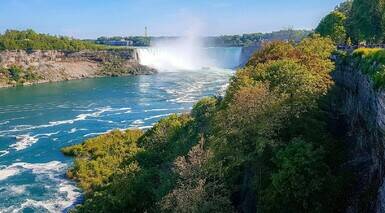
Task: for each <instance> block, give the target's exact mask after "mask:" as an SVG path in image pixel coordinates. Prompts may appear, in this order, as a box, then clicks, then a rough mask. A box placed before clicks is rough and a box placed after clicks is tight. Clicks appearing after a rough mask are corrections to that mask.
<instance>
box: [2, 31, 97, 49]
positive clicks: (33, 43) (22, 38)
mask: <svg viewBox="0 0 385 213" xmlns="http://www.w3.org/2000/svg"><path fill="white" fill-rule="evenodd" d="M98 48H100V47H98V46H97V45H95V44H92V43H89V42H85V41H81V40H77V39H72V38H69V37H64V36H60V37H58V36H51V35H47V34H39V33H36V32H35V31H33V30H25V31H18V30H7V31H6V32H5V33H4V34H2V35H0V50H63V51H79V50H84V49H98Z"/></svg>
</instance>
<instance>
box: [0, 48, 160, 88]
mask: <svg viewBox="0 0 385 213" xmlns="http://www.w3.org/2000/svg"><path fill="white" fill-rule="evenodd" d="M116 60H118V61H119V68H120V69H121V70H120V71H119V72H111V73H110V72H109V71H108V69H107V68H108V67H107V65H108V64H109V63H111V62H112V61H116ZM13 65H16V66H19V67H22V68H23V69H31V70H33V72H34V74H36V75H38V76H39V77H40V79H39V80H38V81H36V82H27V84H28V83H44V82H55V81H63V80H73V79H81V78H92V77H100V76H116V75H141V74H153V73H155V70H153V69H151V68H149V67H146V66H142V65H140V64H139V62H138V60H137V57H136V52H135V50H133V49H128V50H103V51H81V52H63V51H34V52H26V51H3V52H0V68H8V67H10V66H13ZM115 65H116V64H115ZM115 67H116V66H115ZM0 77H1V76H0ZM7 86H13V84H12V82H10V81H6V80H4V79H3V81H1V79H0V87H7Z"/></svg>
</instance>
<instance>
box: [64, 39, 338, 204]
mask: <svg viewBox="0 0 385 213" xmlns="http://www.w3.org/2000/svg"><path fill="white" fill-rule="evenodd" d="M334 50H335V47H334V45H333V42H332V41H331V40H329V39H326V38H321V37H318V36H314V37H310V38H306V39H304V40H303V41H302V42H301V43H299V44H298V45H293V44H290V43H284V42H274V43H271V44H267V45H266V46H265V47H264V48H263V49H262V50H261V51H260V52H258V53H256V54H255V55H254V56H253V57H252V59H251V60H250V62H249V63H248V65H247V66H246V67H245V68H243V69H240V70H239V71H238V72H237V73H236V75H235V76H234V77H233V78H232V79H231V82H230V86H229V88H228V90H227V93H226V96H225V97H224V98H223V99H222V98H205V99H203V100H201V101H200V102H198V103H197V104H196V105H195V106H194V108H193V110H192V112H191V115H181V116H177V115H173V116H171V117H169V118H166V119H163V120H161V121H160V122H159V123H157V124H156V125H155V126H154V127H153V128H152V129H150V130H148V131H147V132H145V133H144V135H143V136H141V137H140V138H139V139H138V140H137V141H135V142H134V140H130V141H131V142H130V144H131V143H134V144H136V145H133V147H136V148H135V149H134V150H135V151H129V150H128V151H126V152H125V154H123V155H122V156H123V158H124V160H123V161H121V163H118V162H112V161H111V163H112V164H114V165H111V164H110V163H109V164H106V167H109V169H108V171H109V172H107V173H98V174H101V178H98V179H101V180H103V181H99V183H97V182H94V180H93V179H92V177H94V176H93V175H89V174H94V173H95V172H96V171H99V169H100V168H99V167H96V168H98V170H96V169H95V167H93V166H91V165H93V164H95V157H94V156H95V154H92V153H91V152H90V150H92V149H89V148H85V147H86V145H85V144H83V145H80V146H75V147H73V148H69V149H66V150H67V151H66V152H68V150H71V151H70V153H72V152H74V151H75V150H83V151H81V152H84V150H87V151H86V152H85V153H87V154H86V155H85V156H87V158H86V159H88V160H87V161H85V160H83V161H82V159H84V157H82V156H84V154H80V155H75V156H76V162H80V161H81V162H83V164H84V168H87V169H80V168H81V167H79V166H78V164H79V163H75V166H74V168H73V169H72V170H71V172H72V174H71V175H74V177H75V178H76V179H77V180H78V181H79V182H80V185H81V186H82V187H83V188H85V189H86V190H87V191H88V193H87V197H86V200H85V203H84V204H83V205H81V206H79V207H78V208H77V209H76V211H78V212H127V211H129V212H241V211H244V212H256V211H258V212H260V211H261V212H310V211H311V212H330V211H335V210H338V208H339V207H340V206H338V205H341V206H342V205H344V204H343V202H342V201H341V202H340V203H339V204H338V203H336V202H333V201H335V200H336V199H339V192H341V191H342V187H343V186H344V184H343V182H342V181H341V180H343V175H342V174H340V173H339V172H338V169H337V168H338V167H339V165H340V163H341V156H343V153H342V151H341V150H340V149H339V148H338V147H339V143H338V141H337V140H336V139H335V138H333V137H332V135H331V134H330V131H329V129H328V128H327V119H328V117H327V113H326V112H325V111H324V107H325V106H326V105H327V99H326V96H327V93H328V92H329V90H330V88H331V86H332V85H333V82H332V80H331V77H330V72H331V71H332V70H333V68H334V64H333V63H332V62H331V60H330V59H329V58H330V55H331V53H332V52H333V51H334ZM122 134H123V133H122ZM97 141H99V142H97ZM102 141H105V142H106V143H109V142H108V141H111V139H109V136H108V135H107V136H105V137H104V138H103V136H102V137H99V138H98V139H96V140H90V141H88V142H86V144H87V143H89V145H88V146H90V147H93V146H91V144H94V143H96V144H99V143H103V142H102ZM124 141H127V139H122V141H119V138H118V140H117V141H115V143H118V144H125V143H126V142H124ZM98 147H100V149H102V150H105V149H106V148H105V147H103V146H98ZM90 153H91V154H90ZM119 153H120V154H122V152H119ZM112 155H115V154H114V153H113V152H112ZM119 156H120V155H119ZM111 157H112V156H111ZM119 159H121V158H119ZM96 160H97V158H96ZM97 165H100V166H101V164H97ZM102 168H103V167H102ZM111 169H112V170H115V172H113V171H111ZM88 170H90V171H88ZM102 170H103V169H102ZM84 183H86V184H84ZM95 183H96V184H95ZM90 185H92V186H93V187H88V186H90ZM90 189H91V190H90Z"/></svg>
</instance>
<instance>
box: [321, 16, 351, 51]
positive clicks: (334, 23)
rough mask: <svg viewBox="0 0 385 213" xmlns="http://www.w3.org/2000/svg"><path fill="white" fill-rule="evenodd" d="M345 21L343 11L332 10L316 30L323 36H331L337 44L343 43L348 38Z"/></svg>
mask: <svg viewBox="0 0 385 213" xmlns="http://www.w3.org/2000/svg"><path fill="white" fill-rule="evenodd" d="M345 21H346V16H345V15H344V14H343V13H341V12H331V13H330V14H329V15H327V16H326V17H325V18H323V19H322V21H321V23H320V24H319V25H318V27H317V28H316V30H315V31H316V33H319V34H320V35H321V36H325V37H330V38H331V39H332V40H333V41H334V42H335V43H336V44H343V43H345V42H346V39H347V34H346V29H345Z"/></svg>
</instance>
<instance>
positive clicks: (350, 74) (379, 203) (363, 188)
mask: <svg viewBox="0 0 385 213" xmlns="http://www.w3.org/2000/svg"><path fill="white" fill-rule="evenodd" d="M337 62H338V60H337ZM333 78H334V80H335V82H336V85H335V96H334V97H335V98H334V101H333V106H332V109H334V115H335V118H336V120H335V121H336V122H335V124H334V125H333V126H334V127H335V129H334V130H335V131H336V132H337V133H339V134H341V133H342V135H341V136H342V138H344V140H345V149H346V150H347V151H348V153H347V154H348V156H347V157H348V159H347V161H346V163H345V164H344V166H343V167H344V168H343V169H344V170H346V171H348V172H352V176H353V178H354V184H352V186H351V187H350V189H349V190H348V191H349V193H348V194H346V195H344V196H345V197H346V200H347V203H348V208H347V212H385V184H384V183H385V181H384V180H385V179H384V178H385V156H384V152H385V149H384V147H385V137H384V133H385V91H379V90H376V89H374V87H373V84H372V82H371V80H370V79H369V78H368V76H366V75H364V74H362V73H361V71H360V70H357V68H355V66H354V65H353V64H351V63H349V62H346V61H345V62H341V63H340V64H338V66H337V69H336V71H335V72H334V73H333Z"/></svg>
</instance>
